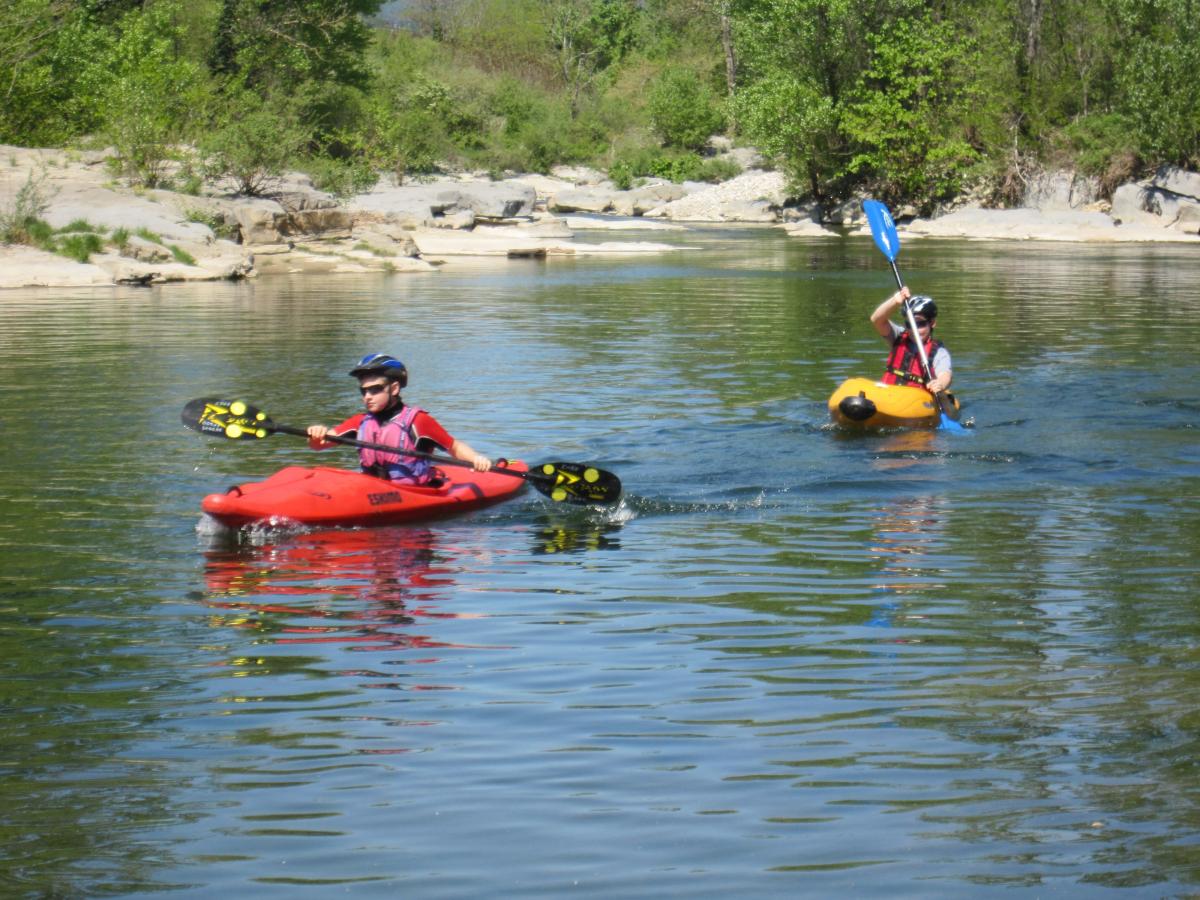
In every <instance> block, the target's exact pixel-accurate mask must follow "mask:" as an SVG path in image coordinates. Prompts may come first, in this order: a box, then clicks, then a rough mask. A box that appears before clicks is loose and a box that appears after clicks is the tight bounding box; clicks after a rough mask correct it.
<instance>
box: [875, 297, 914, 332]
mask: <svg viewBox="0 0 1200 900" xmlns="http://www.w3.org/2000/svg"><path fill="white" fill-rule="evenodd" d="M911 296H912V293H911V292H910V291H909V290H908V285H905V286H904V287H902V288H900V290H898V291H896V293H894V294H892V296H890V297H888V298H887V299H886V300H884V301H883V302H882V303H880V304H879V305H878V306H877V307H875V312H873V313H871V324H872V325H874V326H875V330H876V331H878V332H879V336H880V337H881V338H883V339H884V340H885V341H887V342H888V343H889V344H890V343H891V342H892V321H891V317H892V313H893V312H895V310H896V308H897V307H898V306H899V305H900V304H901V303H903V302H904V301H905V300H907V299H908V298H909V297H911Z"/></svg>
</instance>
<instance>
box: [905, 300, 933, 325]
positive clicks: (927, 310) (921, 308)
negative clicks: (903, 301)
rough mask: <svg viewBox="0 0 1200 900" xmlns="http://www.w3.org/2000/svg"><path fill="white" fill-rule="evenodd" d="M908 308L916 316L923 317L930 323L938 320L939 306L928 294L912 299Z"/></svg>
mask: <svg viewBox="0 0 1200 900" xmlns="http://www.w3.org/2000/svg"><path fill="white" fill-rule="evenodd" d="M908 308H909V309H911V310H912V314H913V315H914V316H921V317H922V318H925V319H929V320H930V321H932V320H933V319H936V318H937V304H936V303H934V302H933V298H932V297H930V296H929V295H928V294H917V295H916V296H915V297H910V298H909V301H908Z"/></svg>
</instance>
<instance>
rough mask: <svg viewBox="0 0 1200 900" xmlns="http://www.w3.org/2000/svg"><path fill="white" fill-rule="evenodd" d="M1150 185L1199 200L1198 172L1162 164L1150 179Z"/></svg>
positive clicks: (1199, 176)
mask: <svg viewBox="0 0 1200 900" xmlns="http://www.w3.org/2000/svg"><path fill="white" fill-rule="evenodd" d="M1150 187H1154V188H1158V189H1159V190H1163V191H1169V192H1170V193H1172V194H1177V195H1178V196H1180V197H1188V198H1190V199H1192V200H1200V174H1197V173H1196V172H1188V171H1186V170H1184V169H1180V168H1177V167H1175V166H1163V167H1161V168H1160V169H1159V170H1158V171H1157V172H1155V173H1154V177H1153V178H1151V179H1150Z"/></svg>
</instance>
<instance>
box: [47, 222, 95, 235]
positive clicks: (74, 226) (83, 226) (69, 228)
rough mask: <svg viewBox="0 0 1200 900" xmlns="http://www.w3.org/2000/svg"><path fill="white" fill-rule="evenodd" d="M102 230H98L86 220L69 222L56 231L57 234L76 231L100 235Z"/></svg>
mask: <svg viewBox="0 0 1200 900" xmlns="http://www.w3.org/2000/svg"><path fill="white" fill-rule="evenodd" d="M103 230H104V229H103V228H98V227H97V226H95V225H93V224H92V223H91V222H89V221H88V220H87V219H75V220H74V221H73V222H69V223H67V224H66V225H64V226H63V227H62V228H59V229H57V231H58V233H59V234H71V233H72V232H78V231H83V232H90V233H92V234H100V233H101V232H102V231H103Z"/></svg>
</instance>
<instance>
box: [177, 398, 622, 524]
mask: <svg viewBox="0 0 1200 900" xmlns="http://www.w3.org/2000/svg"><path fill="white" fill-rule="evenodd" d="M180 419H182V420H183V424H184V425H186V426H187V427H188V428H190V429H192V431H198V432H200V433H201V434H207V435H210V436H215V437H224V438H229V439H230V440H244V439H250V440H255V439H259V438H265V437H268V436H270V435H272V434H292V435H296V436H297V437H303V438H307V437H308V432H307V431H306V430H305V429H303V428H295V427H293V426H291V425H281V424H280V423H279V422H275V421H272V419H271V417H270V416H268V415H267V414H266V413H265V412H263V411H262V410H261V409H256V408H254V407H253V406H251V405H250V404H248V403H245V402H243V401H241V400H219V399H214V398H211V397H201V398H198V399H196V400H190V401H188V403H187V405H186V406H184V408H183V413H182V414H181V415H180ZM325 440H327V441H330V442H332V443H335V444H345V445H347V446H349V447H366V448H367V449H370V450H383V451H385V452H387V453H400V454H403V455H404V456H414V457H417V458H418V459H427V460H429V461H430V462H434V463H437V464H438V465H442V466H461V467H463V468H467V469H470V468H472V466H471V464H470V463H468V462H464V461H463V460H461V459H454V458H453V457H451V456H438V455H436V454H433V453H422V452H420V451H418V450H399V449H397V448H396V447H391V446H388V445H386V444H373V443H370V442H368V441H357V440H354V439H353V438H347V437H340V436H338V435H332V434H331V435H327V436H326V438H325ZM491 471H492V472H495V473H497V474H499V475H511V476H512V477H513V478H523V479H524V480H525V481H528V482H529V483H530V484H531V485H533V487H534V489H535V490H537V491H538V492H539V493H542V494H545V495H546V496H547V497H549V498H550V499H551V500H554V501H555V502H558V503H581V504H595V505H600V506H608V505H611V504H613V503H616V502H617V500H619V499H620V497H621V481H620V479H619V478H617V476H616V475H614V474H613V473H612V472H606V471H604V469H598V468H596V467H595V466H590V465H587V464H585V463H574V462H550V463H542V464H541V465H539V466H533V467H532V468H531V469H530V470H529V471H528V472H518V471H516V470H515V469H506V468H504V467H503V466H493V467H492V469H491Z"/></svg>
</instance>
